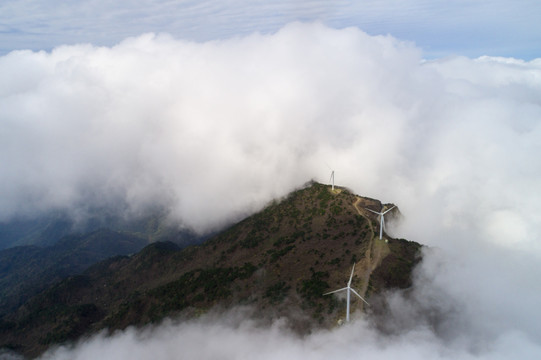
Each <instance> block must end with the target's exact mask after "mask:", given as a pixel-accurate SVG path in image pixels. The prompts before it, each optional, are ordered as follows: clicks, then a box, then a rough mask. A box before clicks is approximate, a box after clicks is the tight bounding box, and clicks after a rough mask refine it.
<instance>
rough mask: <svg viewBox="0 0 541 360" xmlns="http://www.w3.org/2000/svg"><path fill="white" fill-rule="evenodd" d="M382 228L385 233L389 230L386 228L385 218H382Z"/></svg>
mask: <svg viewBox="0 0 541 360" xmlns="http://www.w3.org/2000/svg"><path fill="white" fill-rule="evenodd" d="M381 227H382V228H383V231H387V228H386V227H385V217H383V216H382V217H381Z"/></svg>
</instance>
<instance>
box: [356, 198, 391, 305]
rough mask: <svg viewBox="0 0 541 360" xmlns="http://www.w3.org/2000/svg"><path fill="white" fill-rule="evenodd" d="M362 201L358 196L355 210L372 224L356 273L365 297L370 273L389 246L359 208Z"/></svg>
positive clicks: (360, 291)
mask: <svg viewBox="0 0 541 360" xmlns="http://www.w3.org/2000/svg"><path fill="white" fill-rule="evenodd" d="M360 202H361V198H359V197H357V200H355V202H354V203H353V206H354V207H355V210H357V213H358V214H359V215H360V216H362V217H363V218H365V219H366V220H367V221H368V225H369V226H370V231H371V233H372V235H371V236H370V244H369V245H368V249H367V250H366V252H365V254H364V258H363V259H361V260H360V261H359V262H358V263H357V264H358V265H357V266H356V267H355V274H356V275H357V276H359V278H360V279H361V288H360V289H358V292H359V294H360V295H361V296H362V297H363V298H365V295H366V291H367V290H368V283H369V281H370V275H371V274H372V271H374V270H375V269H376V268H377V267H378V265H379V264H380V263H381V260H382V259H383V257H384V255H387V254H388V253H389V246H388V245H387V244H386V243H385V242H384V241H383V240H379V237H378V236H377V234H376V233H375V232H374V227H373V225H372V221H371V220H370V219H369V218H368V217H367V216H366V215H365V214H364V213H363V211H361V209H360V208H359V203H360ZM359 303H360V307H361V310H362V308H363V307H364V305H365V304H364V302H362V301H360V302H359Z"/></svg>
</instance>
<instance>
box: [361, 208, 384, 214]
mask: <svg viewBox="0 0 541 360" xmlns="http://www.w3.org/2000/svg"><path fill="white" fill-rule="evenodd" d="M365 209H366V210H368V211H371V212H373V213H374V214H377V215H381V213H379V212H376V211H374V210H370V209H369V208H365Z"/></svg>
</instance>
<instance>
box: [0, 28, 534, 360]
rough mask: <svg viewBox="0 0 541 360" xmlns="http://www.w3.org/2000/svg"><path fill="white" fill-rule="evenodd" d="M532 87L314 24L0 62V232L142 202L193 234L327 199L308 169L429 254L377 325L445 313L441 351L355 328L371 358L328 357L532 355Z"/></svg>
mask: <svg viewBox="0 0 541 360" xmlns="http://www.w3.org/2000/svg"><path fill="white" fill-rule="evenodd" d="M540 88H541V62H540V61H539V60H533V61H530V62H525V61H521V60H515V59H502V58H488V57H484V58H479V59H475V60H472V59H467V58H462V57H457V58H448V59H441V60H437V61H431V62H426V61H423V60H422V59H421V52H420V50H419V49H417V48H415V47H414V46H413V45H411V44H408V43H403V42H400V41H397V40H396V39H394V38H392V37H372V36H368V35H366V34H365V33H363V32H361V31H359V30H357V29H355V28H349V29H344V30H333V29H330V28H328V27H325V26H323V25H320V24H299V23H294V24H290V25H288V26H287V27H285V28H283V29H282V30H280V31H279V32H277V33H276V34H274V35H257V34H254V35H250V36H246V37H242V38H234V39H229V40H223V41H213V42H206V43H193V42H186V41H179V40H175V39H173V38H172V37H170V36H167V35H159V36H155V35H152V34H146V35H142V36H139V37H136V38H130V39H126V40H125V41H123V42H121V43H120V44H118V45H116V46H114V47H110V48H105V47H94V46H90V45H85V46H64V47H60V48H57V49H55V50H54V51H52V52H51V53H44V52H40V53H34V52H28V51H21V52H12V53H10V54H8V55H6V56H3V57H1V58H0V123H1V124H2V127H1V128H0V216H1V217H2V218H3V219H6V218H9V217H10V216H13V215H15V214H22V213H29V212H34V211H41V210H48V209H55V208H66V209H70V210H71V211H74V212H78V211H82V210H84V209H85V207H88V206H108V205H111V204H124V206H125V207H126V208H127V211H134V212H137V211H141V210H142V209H144V208H145V207H146V206H150V205H154V204H156V203H161V204H164V205H166V206H167V207H168V208H169V209H170V210H171V216H172V218H174V219H176V220H177V221H182V222H183V223H184V224H185V225H187V226H190V227H193V228H195V229H198V230H200V231H206V230H208V229H212V228H216V227H219V226H221V225H223V224H225V223H227V222H229V221H232V220H234V219H237V218H239V217H241V216H243V215H245V214H248V213H250V212H252V211H254V210H256V209H258V208H260V207H262V206H263V205H264V204H265V203H266V202H267V201H269V200H271V199H272V198H274V197H276V196H280V195H284V194H286V193H287V192H289V191H290V190H292V189H293V188H294V187H296V186H300V185H301V184H303V183H304V182H305V181H307V180H309V179H311V178H315V179H316V180H320V181H323V182H324V181H327V179H328V176H329V170H328V168H327V166H326V165H325V164H326V163H327V164H329V166H331V167H332V168H333V169H334V170H335V171H336V173H335V178H336V183H337V184H338V185H344V186H347V187H349V188H351V189H352V190H354V191H355V192H356V193H359V194H362V195H367V196H371V197H375V198H379V199H381V200H382V201H385V202H387V201H392V202H394V203H396V204H397V205H398V206H399V207H400V209H401V211H402V213H403V214H404V215H405V221H404V223H403V224H402V225H400V226H395V227H394V228H393V227H392V226H391V229H390V231H393V233H394V234H395V235H396V236H399V237H405V238H408V239H411V240H416V241H419V242H421V243H424V244H428V245H431V246H432V247H434V248H437V249H439V250H438V251H435V252H434V253H430V254H429V255H427V256H426V260H425V261H424V262H423V265H422V267H421V268H420V270H419V278H418V280H417V282H416V291H415V293H414V294H413V296H414V300H415V301H414V302H413V305H411V308H410V309H409V310H408V307H407V306H405V305H404V304H405V302H404V299H402V298H400V297H395V298H392V297H390V298H389V299H391V300H393V299H394V300H393V301H394V302H395V303H396V304H397V305H396V307H395V308H391V310H390V311H391V313H394V314H395V315H396V316H398V314H403V313H404V311H402V310H404V309H406V310H408V311H409V312H405V313H404V316H406V318H405V319H406V320H407V319H408V316H410V317H411V314H412V313H413V314H416V313H417V312H419V311H421V313H422V312H423V311H424V310H427V309H431V308H430V306H435V307H436V309H437V310H438V311H439V312H441V313H443V314H444V315H445V314H447V315H445V316H444V320H445V321H443V323H442V324H443V325H442V326H443V329H446V330H445V331H443V333H444V334H447V335H448V334H451V335H453V334H455V335H453V336H450V335H449V336H447V335H446V336H447V337H446V336H444V335H442V334H441V333H439V332H438V331H436V332H432V331H431V330H430V328H427V327H426V326H425V325H424V324H425V323H424V322H423V321H424V320H423V321H420V322H419V323H414V324H413V325H411V326H409V327H406V328H405V329H404V333H403V334H402V335H401V336H399V337H398V338H397V342H396V343H387V342H386V341H387V340H385V339H383V338H382V339H379V337H378V335H377V334H376V333H374V332H373V331H372V330H371V329H369V328H367V325H366V324H364V322H360V323H359V324H358V325H355V326H356V327H359V328H358V329H357V328H356V331H357V332H355V334H358V332H359V331H360V332H361V333H362V334H366V336H368V337H369V338H372V339H374V338H375V339H376V340H375V341H376V342H377V344H376V345H374V344H371V343H365V342H363V341H362V340H356V339H357V338H346V339H349V340H341V341H343V342H342V344H343V345H344V346H345V349H346V350H343V352H342V354H343V355H349V354H351V353H353V352H355V353H356V352H357V351H362V352H365V353H368V354H370V355H372V354H373V357H374V358H377V357H378V356H382V357H384V356H387V357H390V356H391V355H393V354H397V353H403V354H410V355H412V356H417V357H419V356H423V357H431V358H438V357H439V358H451V357H453V356H454V355H457V357H459V358H498V357H500V358H506V357H509V356H510V354H511V353H512V351H513V347H514V346H520V350H521V351H525V352H526V355H527V354H532V353H534V352H536V351H538V350H539V346H540V344H541V339H540V338H539V334H541V328H540V325H539V324H541V319H540V313H539V311H538V304H539V303H541V295H540V294H541V289H540V287H539V282H538V279H539V277H540V276H541V269H540V267H539V265H538V264H539V257H540V255H541V246H540V230H539V229H541V226H540V225H541V207H540V205H539V195H540V194H541V183H540V182H539V181H538V179H539V178H540V175H541V163H540V162H539V161H538V154H539V153H541V141H540V139H541V133H540V132H541V126H540V122H539V119H541V95H540V94H541V91H539V90H540ZM81 209H82V210H81ZM389 225H392V224H389ZM395 296H397V295H395ZM408 314H409V315H408ZM399 320H400V321H402V320H403V319H402V320H401V319H400V318H398V320H396V321H399ZM404 321H405V320H404ZM405 323H406V324H409V322H407V321H406V322H405ZM193 326H196V325H194V324H191V325H188V327H184V326H183V325H181V326H180V327H179V328H175V329H177V330H178V331H181V332H182V331H188V330H186V329H190V330H189V331H195V330H193ZM208 326H209V327H210V326H211V325H208ZM207 330H208V329H207ZM222 330H223V329H222ZM222 330H219V329H218V330H216V331H218V332H219V331H222ZM163 331H164V332H163V334H165V333H166V331H165V330H163ZM267 331H272V330H262V333H263V334H267ZM344 331H345V330H342V329H340V330H337V331H336V332H331V333H328V334H326V335H322V334H318V335H315V336H313V337H310V338H309V339H308V340H302V341H301V340H294V339H290V340H288V341H289V342H290V343H291V346H292V347H291V349H292V351H293V354H298V353H304V352H305V351H306V352H307V353H308V354H319V352H318V351H316V350H313V349H322V350H321V353H322V354H327V355H328V354H329V352H330V351H331V350H330V348H328V349H327V348H326V347H325V346H326V345H323V348H320V347H317V346H316V343H319V342H325V340H326V339H327V338H325V336H329V339H335V337H336V336H338V335H337V334H341V335H343V332H344ZM225 332H227V331H225ZM157 333H158V334H162V332H161V330H157ZM130 334H131V332H129V331H128V332H126V333H124V334H120V335H118V336H117V337H115V338H114V339H113V340H107V341H111V344H117V341H124V340H122V339H128V340H126V341H128V343H129V338H130V336H132V337H133V336H135V335H130ZM457 334H458V335H457ZM244 335H245V333H244V332H242V331H240V332H234V334H232V335H231V336H238V337H239V341H240V339H242V337H243V336H244ZM160 336H162V335H160ZM163 336H166V335H163ZM167 336H169V335H167ZM170 336H173V335H170ZM254 336H255V335H254ZM277 336H278V338H279V339H280V341H282V340H284V341H286V340H285V339H289V337H290V336H289V335H287V334H286V335H284V334H282V333H281V332H278V335H277ZM355 336H357V335H355ZM263 337H264V336H263ZM98 339H100V338H98ZM151 339H153V338H152V337H151ZM248 339H249V341H248V343H250V338H249V335H248ZM323 339H325V340H323ZM468 339H470V340H468ZM472 339H473V340H472ZM350 340H351V342H349V341H350ZM93 341H95V342H96V341H99V340H93ZM149 341H158V342H159V340H149ZM254 341H255V340H254ZM329 341H330V342H329V344H332V343H333V342H332V340H329ZM336 341H338V340H336ZM90 343H92V342H90ZM85 346H86V345H85ZM89 346H90V345H89ZM111 346H113V345H111ZM250 346H251V345H248V348H247V349H246V353H244V355H238V356H236V358H239V357H240V358H242V356H248V355H246V354H249V355H252V354H253V353H251V351H255V350H256V349H255V347H254V348H251V347H250ZM472 349H473V350H472ZM288 350H289V349H288V348H283V349H281V350H280V351H284V352H287V351H288ZM327 350H328V351H329V352H326V351H327ZM349 350H351V352H349ZM89 351H90V350H89ZM118 351H124V350H121V349H119V350H118ZM126 351H130V350H126ZM231 351H233V350H231ZM268 351H269V353H270V355H269V357H273V356H278V355H279V354H277V353H276V352H274V351H278V350H273V349H271V348H269V349H268ZM143 353H144V352H142V354H143ZM167 356H168V355H164V358H167ZM317 356H318V355H314V357H317ZM208 357H212V354H209V355H208ZM231 357H232V358H233V357H235V355H231ZM202 358H204V357H202Z"/></svg>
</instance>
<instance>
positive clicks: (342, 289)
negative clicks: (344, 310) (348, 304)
mask: <svg viewBox="0 0 541 360" xmlns="http://www.w3.org/2000/svg"><path fill="white" fill-rule="evenodd" d="M347 289H348V288H347V287H345V288H341V289H338V290H334V291H329V292H328V293H325V294H323V296H325V295H330V294H334V293H337V292H340V291H344V290H347Z"/></svg>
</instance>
